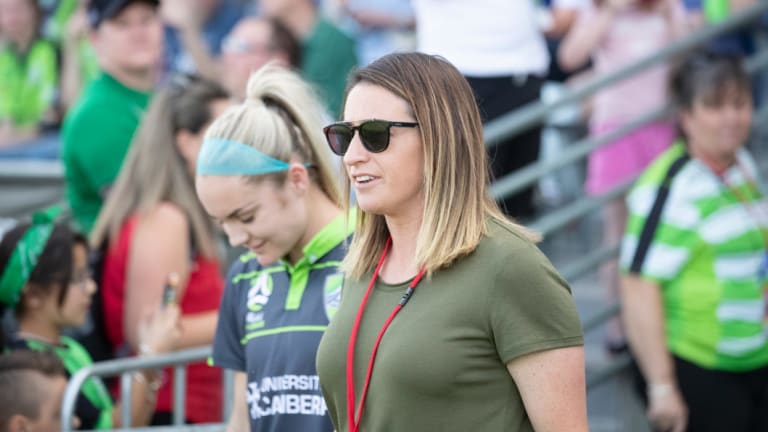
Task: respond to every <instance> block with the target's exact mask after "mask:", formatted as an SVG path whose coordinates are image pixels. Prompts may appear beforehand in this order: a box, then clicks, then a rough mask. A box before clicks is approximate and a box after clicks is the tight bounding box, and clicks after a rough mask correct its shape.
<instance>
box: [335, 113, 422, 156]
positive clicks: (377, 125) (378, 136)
mask: <svg viewBox="0 0 768 432" xmlns="http://www.w3.org/2000/svg"><path fill="white" fill-rule="evenodd" d="M418 125H419V124H418V123H414V122H394V121H387V120H377V119H372V120H365V121H363V122H362V123H360V124H359V125H357V126H352V125H351V124H349V123H346V122H339V123H333V124H331V125H328V126H326V127H324V128H323V132H324V133H325V139H326V140H328V145H329V146H330V147H331V151H332V152H334V153H336V154H337V155H339V156H344V154H345V153H347V149H349V144H350V143H351V142H352V138H354V136H355V131H358V132H359V133H360V141H361V142H362V143H363V147H365V149H366V150H368V151H369V152H371V153H381V152H383V151H384V150H386V149H387V147H389V129H390V128H392V127H393V126H394V127H409V128H413V127H416V126H418Z"/></svg>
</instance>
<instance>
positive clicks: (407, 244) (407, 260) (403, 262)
mask: <svg viewBox="0 0 768 432" xmlns="http://www.w3.org/2000/svg"><path fill="white" fill-rule="evenodd" d="M387 228H388V229H389V235H390V236H391V237H392V245H391V246H390V248H389V253H388V254H387V259H386V261H385V262H384V266H383V267H382V268H381V273H380V277H381V279H382V280H383V281H384V282H387V283H401V282H404V281H406V280H408V279H411V278H412V277H414V276H416V274H417V273H418V272H419V265H418V262H416V244H417V242H418V238H419V232H420V231H421V215H420V214H419V215H418V217H414V216H410V217H401V218H397V217H390V216H387Z"/></svg>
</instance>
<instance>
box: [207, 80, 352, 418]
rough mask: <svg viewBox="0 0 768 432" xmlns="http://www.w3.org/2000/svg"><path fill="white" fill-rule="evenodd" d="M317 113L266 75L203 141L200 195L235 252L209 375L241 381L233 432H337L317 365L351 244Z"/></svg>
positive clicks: (292, 83) (309, 99)
mask: <svg viewBox="0 0 768 432" xmlns="http://www.w3.org/2000/svg"><path fill="white" fill-rule="evenodd" d="M323 116H324V114H323V108H322V105H321V104H320V102H319V101H318V100H317V99H316V98H315V97H314V94H313V92H312V90H311V89H310V87H308V85H307V84H305V83H304V82H302V81H301V79H300V78H299V77H298V75H296V74H295V73H293V72H290V71H288V70H287V69H282V68H279V67H276V66H274V65H268V66H265V67H264V68H262V69H260V70H259V71H258V72H256V73H255V74H254V75H253V76H251V79H250V81H249V83H248V89H247V96H246V99H245V102H243V104H241V105H238V106H236V107H233V108H230V109H229V110H227V111H226V112H225V113H224V114H223V115H222V116H221V117H219V118H218V119H217V120H216V121H215V122H214V123H213V124H212V125H211V127H210V128H209V129H208V132H207V133H206V135H205V140H204V142H203V147H202V149H201V151H200V157H199V158H198V161H197V182H196V186H197V192H198V195H199V197H200V200H201V202H202V203H203V206H204V207H205V209H206V210H207V211H208V213H209V214H210V215H211V217H213V218H214V219H215V220H216V221H218V223H219V224H221V226H222V228H223V229H224V231H225V232H226V234H227V236H228V237H229V241H230V243H231V244H232V246H245V247H246V248H248V252H247V253H245V254H244V255H242V256H241V257H240V259H238V260H237V261H236V262H235V264H234V265H233V266H232V268H231V270H230V272H229V275H228V277H227V280H226V287H225V290H224V297H223V299H222V302H221V307H220V309H219V310H220V311H221V312H220V316H219V323H218V328H217V329H216V337H215V340H214V345H213V364H215V365H217V366H221V367H224V368H227V369H234V370H235V371H237V373H236V375H235V389H234V392H235V393H234V401H235V402H234V408H233V412H232V417H231V419H230V421H229V429H228V430H230V431H244V430H248V427H249V425H250V430H253V431H261V432H263V431H274V432H278V431H305V432H320V431H327V432H330V431H332V430H333V426H332V425H331V421H330V419H329V418H328V416H327V410H326V407H325V403H324V402H323V397H322V395H321V393H320V386H319V383H318V377H317V372H316V369H315V353H316V351H317V345H318V343H319V342H320V337H321V335H322V333H323V331H325V328H326V327H327V325H328V322H329V319H330V317H331V315H332V314H333V313H334V312H335V310H336V308H337V306H338V301H339V294H340V290H341V280H342V278H341V276H340V275H339V274H338V273H337V269H338V266H339V264H340V263H341V260H342V258H343V257H344V252H345V250H346V248H345V242H346V239H347V237H348V236H349V230H348V229H347V226H348V223H347V217H345V215H344V213H343V211H342V208H341V207H342V200H341V194H340V193H339V190H338V183H339V182H338V179H337V178H335V177H334V176H333V175H332V168H331V162H330V155H329V154H328V150H327V147H326V145H325V142H324V140H323V135H322V129H321V125H322V123H321V122H322V119H323Z"/></svg>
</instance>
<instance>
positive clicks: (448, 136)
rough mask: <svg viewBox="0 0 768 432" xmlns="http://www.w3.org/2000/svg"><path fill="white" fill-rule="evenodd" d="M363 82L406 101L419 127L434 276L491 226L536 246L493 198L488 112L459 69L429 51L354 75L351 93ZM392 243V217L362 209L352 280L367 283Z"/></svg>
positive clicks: (423, 251)
mask: <svg viewBox="0 0 768 432" xmlns="http://www.w3.org/2000/svg"><path fill="white" fill-rule="evenodd" d="M361 82H364V83H368V84H373V85H377V86H380V87H383V88H384V89H386V90H388V91H390V92H392V93H393V94H395V95H396V96H398V97H400V98H402V99H403V100H405V101H406V102H407V103H408V106H409V107H410V109H411V111H412V112H413V115H414V117H415V118H416V121H417V122H418V123H419V133H420V134H421V142H422V148H423V151H424V164H425V166H424V178H423V182H424V210H423V214H422V222H421V229H420V230H419V235H418V238H417V240H416V262H417V263H418V265H419V267H421V268H424V269H425V270H426V272H427V274H431V273H433V272H434V271H436V270H438V269H440V268H443V267H447V266H449V265H450V264H451V263H453V262H454V261H456V260H457V259H458V258H460V257H462V256H465V255H467V254H469V253H471V252H472V251H474V250H475V249H476V248H477V246H478V244H479V243H480V240H481V239H482V237H483V236H485V235H487V234H488V229H489V225H488V222H489V221H490V220H496V221H499V222H500V223H502V224H503V225H505V226H507V227H509V228H510V229H511V230H513V231H516V232H518V233H520V234H521V235H522V236H523V237H525V238H528V239H530V240H532V241H535V240H536V238H537V237H536V236H535V235H534V234H533V233H531V232H530V231H528V230H527V229H525V228H524V227H522V226H520V225H517V224H515V223H513V222H511V221H509V220H508V219H507V218H506V216H504V214H503V213H502V212H501V211H500V210H499V208H498V206H497V204H496V202H495V201H494V200H493V199H491V197H490V196H489V191H488V181H489V170H488V161H487V157H486V151H485V146H484V144H483V127H482V122H481V120H480V113H479V111H478V108H477V104H476V102H475V98H474V95H473V93H472V89H471V88H470V87H469V84H468V83H467V81H466V80H465V79H464V77H463V76H462V75H461V73H459V71H458V70H457V69H456V68H455V67H454V66H453V65H451V64H450V63H448V62H447V61H446V60H444V59H443V58H440V57H437V56H431V55H426V54H421V53H397V54H390V55H387V56H384V57H382V58H380V59H378V60H376V61H375V62H373V63H371V64H370V65H369V66H367V67H365V68H362V69H360V70H358V71H356V72H354V73H353V74H352V75H351V76H350V79H349V83H348V85H347V91H346V93H347V94H349V91H350V90H351V89H352V88H353V87H354V86H355V85H357V84H358V83H361ZM372 103H373V102H372ZM349 189H350V184H349V182H347V191H349ZM347 195H349V194H347ZM349 206H350V202H349V199H348V200H347V208H349ZM388 237H389V231H388V229H387V225H386V221H385V219H384V216H382V215H374V214H369V213H365V212H363V211H361V210H360V209H358V210H357V225H356V227H355V235H354V238H353V240H352V243H351V245H350V249H349V253H348V254H347V257H346V258H345V260H344V264H343V268H344V270H345V271H346V273H347V274H348V275H349V277H351V278H354V279H359V278H361V277H362V276H363V275H365V274H366V273H368V272H370V271H372V270H373V269H374V267H375V266H376V263H377V261H378V259H379V255H380V254H381V251H382V250H383V249H384V245H385V243H386V241H387V238H388Z"/></svg>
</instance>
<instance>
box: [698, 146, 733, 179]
mask: <svg viewBox="0 0 768 432" xmlns="http://www.w3.org/2000/svg"><path fill="white" fill-rule="evenodd" d="M689 153H690V154H691V157H693V158H694V159H698V160H699V161H701V162H702V163H703V164H704V165H706V166H707V167H709V169H711V170H712V171H713V172H714V173H715V174H717V175H718V176H721V175H723V174H725V172H726V171H727V170H728V168H730V167H731V166H733V164H735V163H736V153H734V154H732V155H712V154H709V153H707V152H704V151H701V150H698V149H696V148H695V147H694V146H691V147H690V150H689Z"/></svg>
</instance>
